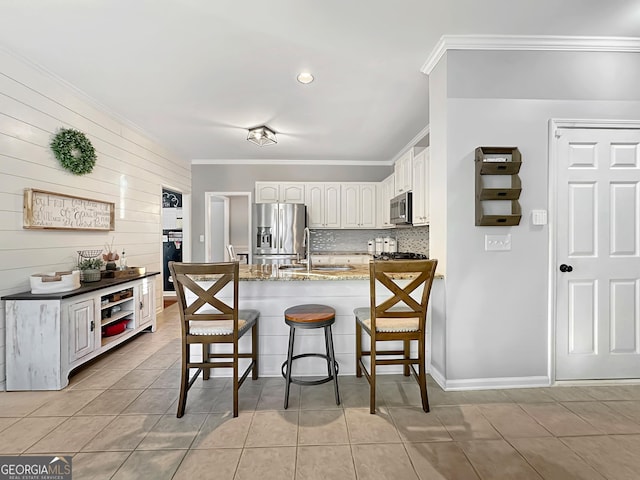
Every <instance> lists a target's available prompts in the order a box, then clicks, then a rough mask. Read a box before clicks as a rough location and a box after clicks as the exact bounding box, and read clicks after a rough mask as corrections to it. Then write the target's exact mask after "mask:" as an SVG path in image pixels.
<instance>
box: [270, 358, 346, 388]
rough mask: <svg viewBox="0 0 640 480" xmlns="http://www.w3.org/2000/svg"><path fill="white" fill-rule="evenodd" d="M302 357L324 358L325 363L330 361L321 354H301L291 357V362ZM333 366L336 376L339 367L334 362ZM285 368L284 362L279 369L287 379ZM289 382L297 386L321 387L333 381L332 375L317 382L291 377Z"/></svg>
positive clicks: (285, 363)
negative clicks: (334, 366)
mask: <svg viewBox="0 0 640 480" xmlns="http://www.w3.org/2000/svg"><path fill="white" fill-rule="evenodd" d="M303 357H320V358H324V359H325V360H327V361H329V360H330V359H329V356H328V355H325V354H322V353H301V354H300V355H294V356H293V357H291V362H293V361H294V360H296V359H298V358H303ZM335 364H336V374H337V373H338V372H339V371H340V365H339V364H338V362H335ZM292 366H293V365H292ZM286 368H287V362H286V360H285V362H284V363H283V364H282V369H281V371H282V376H283V377H284V378H285V379H286V378H287V372H286V371H285V369H286ZM290 380H291V383H295V384H297V385H321V384H323V383H327V382H330V381H331V380H333V375H329V376H328V377H324V378H320V379H318V380H301V379H299V378H293V377H291V378H290Z"/></svg>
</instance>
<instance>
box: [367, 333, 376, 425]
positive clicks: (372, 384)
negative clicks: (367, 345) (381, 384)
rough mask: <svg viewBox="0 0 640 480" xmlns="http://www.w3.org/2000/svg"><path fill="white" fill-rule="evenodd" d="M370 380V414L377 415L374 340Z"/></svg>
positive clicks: (372, 341)
mask: <svg viewBox="0 0 640 480" xmlns="http://www.w3.org/2000/svg"><path fill="white" fill-rule="evenodd" d="M369 378H370V380H369V413H376V344H375V341H374V340H373V338H372V339H371V366H370V368H369Z"/></svg>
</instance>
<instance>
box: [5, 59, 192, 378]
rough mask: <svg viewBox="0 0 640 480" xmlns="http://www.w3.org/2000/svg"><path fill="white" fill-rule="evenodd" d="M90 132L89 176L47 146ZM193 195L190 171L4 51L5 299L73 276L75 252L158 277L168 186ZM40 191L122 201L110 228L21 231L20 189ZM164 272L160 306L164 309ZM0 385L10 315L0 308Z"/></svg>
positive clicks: (70, 90) (132, 130)
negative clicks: (51, 276) (51, 274)
mask: <svg viewBox="0 0 640 480" xmlns="http://www.w3.org/2000/svg"><path fill="white" fill-rule="evenodd" d="M63 127H65V128H75V129H77V130H80V131H82V132H84V133H85V134H86V135H87V137H88V138H89V139H90V140H91V142H92V144H93V146H94V148H95V149H96V153H97V157H98V160H97V163H96V166H95V168H94V169H93V171H92V172H91V173H89V174H87V175H83V176H76V175H73V174H71V173H69V172H67V171H65V170H64V169H63V168H62V167H61V166H60V164H59V162H58V161H57V160H56V158H55V157H54V156H53V154H52V152H51V150H50V148H49V143H50V141H51V139H52V136H53V135H54V134H55V132H56V131H57V130H58V129H59V128H63ZM163 186H166V187H172V188H173V189H177V190H179V191H181V192H183V193H190V191H191V166H190V164H189V162H188V161H185V160H182V159H179V158H177V157H176V156H175V155H174V154H172V153H170V152H168V151H167V150H166V149H164V148H163V147H162V146H161V145H159V144H157V143H156V142H154V141H152V140H150V139H149V138H146V137H145V136H144V134H142V133H140V132H139V131H137V130H136V129H135V128H133V127H131V126H129V125H127V124H126V122H124V121H120V120H118V119H116V118H115V117H114V116H113V115H110V114H109V113H108V112H106V111H105V110H104V109H101V108H100V107H99V106H97V104H95V103H93V102H91V101H90V100H89V99H88V98H86V97H84V96H83V95H82V94H80V93H79V92H77V91H76V90H74V89H73V88H71V87H70V86H68V85H65V84H64V82H62V81H60V80H57V79H56V78H55V77H54V76H53V75H51V74H49V73H47V72H46V71H44V70H42V69H40V68H38V67H37V66H35V65H32V64H30V63H29V62H27V61H25V60H23V59H20V58H17V57H16V56H14V55H12V54H11V53H10V52H8V51H6V50H3V49H2V48H0V296H2V295H7V294H10V293H18V292H22V291H27V290H29V289H30V285H29V276H30V275H31V274H34V273H40V272H48V271H56V270H68V269H70V268H71V267H73V265H75V263H76V260H77V251H78V250H84V249H102V248H103V247H104V245H105V244H106V243H111V242H112V240H113V241H114V244H115V246H116V247H117V249H118V250H119V251H122V249H123V248H124V249H125V250H126V253H127V258H128V264H129V265H130V266H143V267H146V269H147V271H158V272H161V271H162V219H161V212H162V209H161V200H162V187H163ZM25 188H37V189H41V190H48V191H52V192H56V193H63V194H67V195H75V196H79V197H87V198H92V199H96V200H101V201H108V202H114V203H115V204H116V210H115V214H116V219H115V230H114V231H111V232H86V231H55V230H25V229H23V228H22V215H23V214H22V208H23V192H24V189H25ZM161 277H162V276H161V275H159V276H156V277H155V280H156V284H155V285H156V307H157V308H158V309H161V308H162V283H161V280H162V278H161ZM0 303H1V304H2V305H1V307H0V386H3V385H4V379H5V310H4V302H0Z"/></svg>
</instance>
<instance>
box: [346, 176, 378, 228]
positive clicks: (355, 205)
mask: <svg viewBox="0 0 640 480" xmlns="http://www.w3.org/2000/svg"><path fill="white" fill-rule="evenodd" d="M376 192H377V183H373V182H372V183H343V184H342V193H341V205H340V216H341V226H342V228H376V226H377V225H376V210H377V195H376Z"/></svg>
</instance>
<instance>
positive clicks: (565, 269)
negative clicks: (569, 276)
mask: <svg viewBox="0 0 640 480" xmlns="http://www.w3.org/2000/svg"><path fill="white" fill-rule="evenodd" d="M560 271H561V272H562V273H564V272H572V271H573V267H572V266H571V265H566V264H564V263H563V264H562V265H560Z"/></svg>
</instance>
